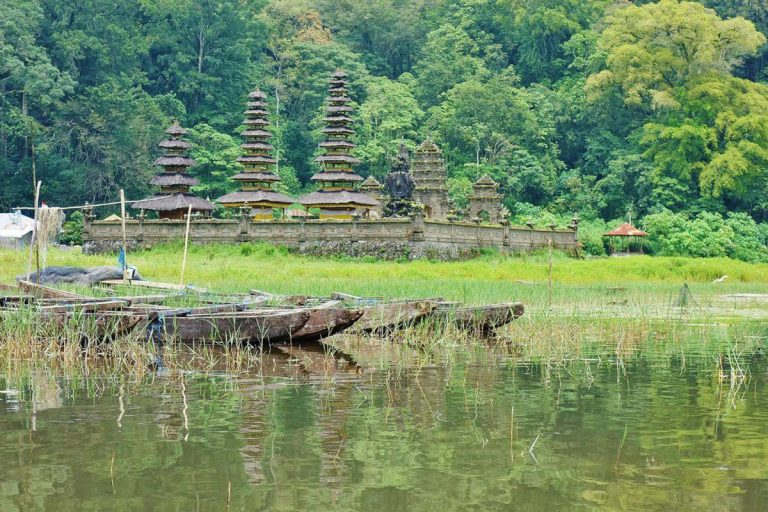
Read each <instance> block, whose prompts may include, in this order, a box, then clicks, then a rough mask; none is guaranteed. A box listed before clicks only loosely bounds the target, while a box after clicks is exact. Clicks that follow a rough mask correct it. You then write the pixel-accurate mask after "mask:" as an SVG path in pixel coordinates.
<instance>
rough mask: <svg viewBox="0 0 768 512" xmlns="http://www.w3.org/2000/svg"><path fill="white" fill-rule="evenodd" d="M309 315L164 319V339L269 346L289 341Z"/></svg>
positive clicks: (245, 314) (250, 314)
mask: <svg viewBox="0 0 768 512" xmlns="http://www.w3.org/2000/svg"><path fill="white" fill-rule="evenodd" d="M309 317H310V312H309V311H303V310H295V311H274V312H273V311H270V312H257V311H254V312H240V313H223V314H212V315H188V316H174V317H170V318H163V320H162V321H163V324H164V325H163V329H164V333H165V337H166V339H174V340H177V341H181V342H184V343H192V342H241V343H253V344H269V343H280V342H285V341H289V340H290V339H291V336H292V335H293V334H294V333H296V332H298V331H299V330H300V329H301V328H302V327H304V324H306V323H307V320H309Z"/></svg>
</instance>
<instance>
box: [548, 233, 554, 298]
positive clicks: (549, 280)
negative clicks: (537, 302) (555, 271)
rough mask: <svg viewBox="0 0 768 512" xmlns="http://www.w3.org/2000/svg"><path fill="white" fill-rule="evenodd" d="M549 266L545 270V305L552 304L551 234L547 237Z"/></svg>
mask: <svg viewBox="0 0 768 512" xmlns="http://www.w3.org/2000/svg"><path fill="white" fill-rule="evenodd" d="M548 245H549V268H548V270H547V277H548V280H547V307H551V306H552V245H553V244H552V236H551V235H550V237H549V244H548Z"/></svg>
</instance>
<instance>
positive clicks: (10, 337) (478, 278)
mask: <svg viewBox="0 0 768 512" xmlns="http://www.w3.org/2000/svg"><path fill="white" fill-rule="evenodd" d="M48 262H49V264H51V265H72V266H95V265H110V264H115V258H114V257H113V256H103V255H101V256H85V255H82V254H80V253H79V252H76V251H57V250H52V251H50V252H49V255H48ZM129 262H130V264H132V265H136V266H137V267H138V268H139V270H140V272H141V273H142V275H143V276H144V277H145V278H146V279H152V280H158V281H166V282H176V281H177V280H178V275H179V271H180V264H181V246H180V244H169V245H165V246H160V247H157V248H155V249H153V250H151V251H141V252H136V253H132V254H130V255H129ZM24 264H25V263H24V258H23V254H21V253H17V252H11V251H0V282H12V280H13V278H14V276H15V275H17V274H20V273H22V272H23V267H24ZM725 274H727V275H729V276H730V279H729V282H727V283H725V284H721V285H715V284H712V283H711V281H712V280H713V279H714V278H716V277H720V276H721V275H725ZM187 276H188V279H187V281H188V282H189V283H190V284H194V285H197V286H201V287H206V288H209V289H211V290H215V291H217V292H221V293H234V292H237V293H247V291H248V290H250V289H260V290H266V291H269V292H273V293H277V294H286V295H309V296H328V295H329V294H330V293H331V292H334V291H344V292H346V293H351V294H354V295H361V296H379V297H390V298H425V297H442V298H445V299H447V300H455V301H462V302H465V303H468V304H483V303H486V304H487V303H498V302H512V301H522V302H524V303H525V305H526V313H525V315H524V316H523V317H522V318H520V319H518V320H517V321H515V322H514V323H513V324H511V325H510V326H508V327H505V328H503V329H501V330H500V331H499V333H498V335H497V336H496V337H495V338H494V339H490V340H481V339H479V338H478V337H476V336H473V335H471V334H470V333H467V332H465V331H460V330H458V329H456V328H454V327H453V326H451V325H438V324H436V323H435V322H434V321H428V322H425V323H421V324H418V325H415V326H411V327H409V328H408V329H405V330H403V331H400V332H398V333H396V334H394V335H393V336H391V337H390V338H389V339H388V340H387V341H386V342H382V340H380V339H377V338H366V337H363V338H362V339H361V338H359V337H353V338H352V339H342V340H340V341H338V340H336V341H334V343H338V345H335V346H337V348H338V349H340V350H342V351H345V352H348V353H350V354H351V355H352V356H353V358H354V359H355V360H357V361H358V362H360V363H363V364H367V365H371V366H373V367H380V368H384V367H387V366H392V365H395V366H401V367H406V366H414V365H415V366H429V365H437V364H441V365H444V364H448V365H450V364H455V363H459V362H461V363H466V362H469V363H470V364H475V363H477V364H508V363H512V364H520V363H544V364H568V363H570V362H577V361H604V360H622V361H624V360H633V359H638V358H651V359H657V360H660V361H663V360H672V359H674V360H686V359H689V358H693V357H697V358H703V360H705V361H707V364H711V363H714V362H716V361H720V360H721V359H722V355H723V354H727V357H730V358H737V359H738V358H740V357H748V356H749V355H750V354H754V353H757V352H759V351H761V350H762V349H763V347H764V345H765V341H766V336H767V335H768V332H766V331H767V330H768V329H767V328H766V327H763V323H761V322H760V321H759V320H760V319H761V318H765V317H768V305H767V304H764V303H750V304H724V303H723V302H722V300H721V299H720V296H721V295H722V294H726V293H763V292H765V291H766V287H765V284H764V283H765V282H768V265H764V264H747V263H742V262H737V261H733V260H728V259H690V258H651V257H637V258H613V259H608V258H606V259H595V260H574V259H572V258H568V257H566V256H564V255H556V256H555V259H554V288H553V295H552V303H551V306H550V305H548V290H547V286H546V280H547V256H546V255H535V254H534V255H526V256H519V257H502V256H499V255H487V256H483V257H480V258H477V259H474V260H470V261H461V262H432V261H415V262H382V261H371V260H367V259H361V260H352V259H347V258H335V259H318V258H307V257H302V256H297V255H293V254H290V253H288V252H287V251H286V250H284V249H280V248H276V247H273V246H269V245H264V244H244V245H240V246H230V245H226V246H225V245H210V246H208V245H207V246H194V245H193V246H192V247H191V249H190V255H189V260H188V264H187ZM685 283H687V284H688V285H689V287H690V289H691V292H692V294H693V302H692V303H691V304H690V305H689V306H688V307H685V308H681V307H678V306H677V305H676V300H677V297H678V294H679V291H680V288H681V286H682V285H683V284H685ZM65 288H67V289H71V290H73V291H77V292H80V293H87V294H91V295H93V294H94V293H96V294H102V295H105V296H106V295H107V291H105V290H101V291H99V290H97V291H96V292H94V290H92V289H83V288H78V287H71V286H67V287H65ZM117 293H119V294H126V293H140V294H144V293H147V290H146V289H141V290H140V291H132V290H128V289H118V290H117ZM200 304H201V298H200V297H199V296H197V295H195V294H187V295H182V296H179V297H176V298H174V300H173V302H172V304H171V305H174V306H178V307H192V306H196V305H200ZM89 322H90V323H89ZM107 337H108V338H109V336H107ZM103 338H104V336H102V337H101V338H99V335H98V328H97V326H96V325H93V322H92V320H89V318H88V317H84V318H78V317H73V318H72V319H70V320H68V321H67V322H65V323H64V324H63V325H60V326H59V325H52V324H51V322H40V321H39V319H38V318H36V317H35V313H34V312H33V311H32V310H31V309H29V310H24V309H22V310H19V311H18V312H16V313H14V314H12V315H8V314H7V313H6V314H4V316H3V319H2V321H0V357H2V360H3V361H5V365H6V366H9V365H10V366H13V365H14V364H17V363H18V362H19V361H26V362H30V361H33V362H34V364H41V365H43V366H50V367H51V368H52V369H53V367H59V368H60V367H61V366H62V365H63V366H68V367H77V366H78V365H82V364H83V362H84V361H86V362H87V364H91V365H93V367H94V368H98V369H99V371H102V372H106V373H111V374H116V375H117V374H120V373H127V374H130V375H133V376H141V375H143V374H144V373H146V372H148V371H150V370H152V369H153V362H154V361H157V358H158V357H159V356H160V355H162V360H163V363H164V365H165V367H166V368H167V369H171V370H188V369H195V370H200V371H207V372H210V371H214V372H215V371H224V372H235V373H237V372H253V371H257V372H259V373H264V372H265V369H266V368H267V366H269V365H270V364H271V365H273V366H274V365H275V361H274V359H273V360H270V361H265V359H264V358H265V353H264V352H262V350H261V347H241V346H239V345H236V344H223V345H222V346H216V347H212V346H210V345H195V346H181V345H176V344H173V343H171V344H169V345H167V346H165V347H164V348H163V352H162V354H158V349H157V348H156V347H154V346H152V345H151V344H148V343H146V341H145V336H144V335H143V333H141V332H136V333H133V334H131V335H127V336H119V337H117V339H116V340H113V341H111V342H110V343H106V342H105V341H104V339H103ZM84 340H85V341H86V343H84Z"/></svg>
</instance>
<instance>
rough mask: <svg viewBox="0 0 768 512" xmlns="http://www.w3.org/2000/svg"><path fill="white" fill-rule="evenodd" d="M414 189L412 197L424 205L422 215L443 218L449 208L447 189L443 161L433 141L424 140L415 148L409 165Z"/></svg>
mask: <svg viewBox="0 0 768 512" xmlns="http://www.w3.org/2000/svg"><path fill="white" fill-rule="evenodd" d="M411 174H412V175H413V181H415V182H416V189H415V190H414V191H413V198H414V199H415V200H416V201H419V202H420V203H422V204H423V205H424V215H425V216H426V217H427V218H432V219H444V218H446V217H447V215H448V212H449V211H450V209H451V204H450V202H449V201H448V189H447V188H446V186H445V161H444V160H443V154H442V152H441V151H440V148H438V147H437V146H436V145H435V144H434V143H433V142H431V141H428V140H425V141H424V142H422V143H421V145H420V146H419V147H418V148H416V152H415V153H414V155H413V164H412V165H411Z"/></svg>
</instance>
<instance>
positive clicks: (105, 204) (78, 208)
mask: <svg viewBox="0 0 768 512" xmlns="http://www.w3.org/2000/svg"><path fill="white" fill-rule="evenodd" d="M170 197H173V196H162V197H151V198H147V199H136V200H133V201H126V202H125V204H129V203H137V202H139V201H159V200H161V199H168V198H170ZM117 204H121V203H120V201H115V202H113V203H99V204H84V205H81V206H55V207H54V206H51V208H58V209H59V210H82V209H83V208H100V207H102V206H115V205H117ZM34 209H35V207H34V206H19V207H16V208H11V211H13V210H34Z"/></svg>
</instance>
